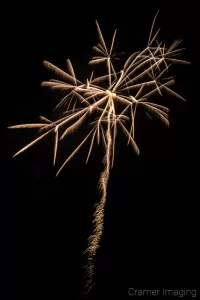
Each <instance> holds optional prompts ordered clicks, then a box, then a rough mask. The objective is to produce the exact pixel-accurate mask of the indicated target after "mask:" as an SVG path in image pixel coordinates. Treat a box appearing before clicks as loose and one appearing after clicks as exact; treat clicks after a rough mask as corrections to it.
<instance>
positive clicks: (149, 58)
mask: <svg viewBox="0 0 200 300" xmlns="http://www.w3.org/2000/svg"><path fill="white" fill-rule="evenodd" d="M156 16H157V14H156ZM155 19H156V17H155V18H154V20H153V25H152V27H151V31H150V35H149V40H148V46H147V47H146V48H145V49H144V50H142V51H137V52H135V53H133V54H131V55H130V56H129V57H128V59H127V60H126V61H125V63H124V67H123V68H122V70H121V71H119V72H116V71H115V68H114V66H113V60H116V59H117V57H116V55H115V54H113V47H114V41H115V37H116V30H115V32H114V34H113V38H112V42H111V46H110V48H107V46H106V43H105V41H104V38H103V35H102V33H101V30H100V27H99V24H98V23H97V21H96V25H97V31H98V35H99V44H98V45H97V46H94V47H93V49H94V50H95V51H96V52H97V53H98V54H97V55H98V56H94V57H93V58H92V60H91V61H90V62H89V64H91V65H98V64H104V65H105V67H106V70H107V74H106V75H103V76H100V77H96V78H95V77H94V72H92V74H91V76H90V79H87V80H86V83H82V82H81V81H79V80H78V79H77V78H76V77H75V72H74V69H73V66H72V63H71V61H70V60H69V59H68V60H67V70H68V72H69V73H67V72H64V71H63V70H61V69H59V68H58V67H56V66H54V65H53V64H52V63H49V62H47V61H44V65H45V67H47V68H48V69H49V70H50V71H51V72H53V73H54V74H56V76H58V77H59V78H60V79H61V80H55V79H51V80H49V81H44V82H43V83H42V86H44V87H48V88H51V89H53V90H54V89H55V90H58V91H62V92H63V93H65V95H64V97H63V98H62V99H61V100H60V102H59V103H58V104H57V105H56V107H55V109H60V108H62V109H63V114H62V116H61V117H60V118H59V119H57V120H55V121H51V120H49V119H48V118H45V117H43V116H40V120H41V121H42V123H36V124H21V125H15V126H10V127H9V128H12V129H14V128H38V132H39V133H42V134H41V135H40V136H39V137H37V138H36V139H35V140H33V141H32V142H30V143H29V144H28V145H26V146H25V147H23V148H22V149H21V150H19V151H18V152H17V153H16V154H15V155H14V156H13V157H15V156H17V155H18V154H20V153H22V152H24V151H26V150H27V149H28V148H30V147H32V146H33V145H35V144H36V143H37V142H39V141H41V140H42V139H43V138H45V137H46V136H47V135H49V134H53V135H54V148H53V165H55V162H56V157H57V149H58V145H59V143H60V142H61V141H62V140H63V139H64V138H65V137H66V136H68V135H69V134H73V133H74V132H75V131H77V130H78V129H79V128H80V127H81V126H85V122H86V121H87V118H88V117H89V116H91V117H93V118H94V121H92V122H90V123H89V122H88V123H87V125H90V126H92V128H91V129H90V130H89V133H88V134H87V135H86V137H84V138H83V139H82V141H81V142H80V143H79V144H78V146H77V147H76V148H75V150H74V151H73V152H72V153H71V155H69V157H68V158H67V159H66V160H65V161H64V163H63V164H62V166H61V167H60V169H59V170H58V172H57V174H56V176H57V175H58V174H59V173H60V171H61V170H62V169H63V168H64V166H65V165H66V164H67V163H68V162H69V161H70V160H71V158H72V157H73V156H74V155H75V154H76V153H77V152H78V151H79V149H80V148H81V147H82V146H83V145H84V144H85V143H86V142H87V141H88V140H89V139H91V141H90V147H89V151H88V155H87V159H86V162H88V160H89V157H90V154H91V151H92V147H93V144H94V140H95V138H96V139H97V144H100V143H101V142H102V144H103V145H104V148H105V155H104V160H103V164H104V169H103V172H102V173H101V176H100V180H99V190H100V193H101V199H100V201H99V203H96V204H95V211H94V214H93V231H92V234H91V235H90V237H89V238H88V247H87V249H86V251H85V252H84V253H86V254H87V259H88V265H87V266H86V267H87V268H86V270H87V272H86V276H87V279H86V287H87V289H88V291H89V290H90V289H91V287H92V286H93V275H94V259H95V256H96V253H97V249H98V248H99V246H100V241H101V237H102V233H103V227H104V211H105V204H106V198H107V186H108V180H109V175H110V170H111V168H112V167H113V162H114V153H115V144H116V137H117V132H118V131H117V128H118V127H119V128H121V130H122V132H123V134H124V135H125V136H126V138H127V144H130V145H131V146H132V147H133V150H134V151H135V153H136V154H139V152H140V151H139V149H138V146H137V144H136V142H135V116H136V111H137V110H138V107H140V108H141V109H143V110H145V113H146V114H147V116H148V117H149V118H152V116H155V117H156V118H157V119H158V120H160V121H162V122H163V123H164V124H165V125H166V126H169V118H168V112H169V109H168V108H167V107H165V106H163V105H160V104H155V103H153V102H150V101H149V98H150V97H152V96H153V95H155V94H157V95H159V96H162V93H163V91H166V92H168V93H169V94H171V95H173V96H175V97H177V98H178V99H180V100H185V99H184V98H183V97H181V96H180V95H179V94H177V93H176V92H174V91H173V90H172V89H171V85H172V84H173V83H174V78H173V77H170V76H167V77H164V76H165V73H166V72H168V71H169V67H170V66H171V65H172V64H173V63H184V64H185V63H188V62H186V61H183V60H179V59H177V55H179V54H180V51H182V50H183V49H175V48H177V47H178V45H179V44H180V41H175V42H174V43H172V45H171V46H170V47H169V48H167V47H166V46H165V44H163V43H162V42H161V43H159V42H158V40H157V36H158V33H159V31H160V29H159V30H157V32H156V33H155V34H154V35H153V27H154V23H155ZM173 57H176V58H173ZM62 80H64V81H62ZM105 86H106V87H105ZM78 104H79V107H76V106H77V105H78ZM116 104H117V105H116ZM104 130H105V131H104Z"/></svg>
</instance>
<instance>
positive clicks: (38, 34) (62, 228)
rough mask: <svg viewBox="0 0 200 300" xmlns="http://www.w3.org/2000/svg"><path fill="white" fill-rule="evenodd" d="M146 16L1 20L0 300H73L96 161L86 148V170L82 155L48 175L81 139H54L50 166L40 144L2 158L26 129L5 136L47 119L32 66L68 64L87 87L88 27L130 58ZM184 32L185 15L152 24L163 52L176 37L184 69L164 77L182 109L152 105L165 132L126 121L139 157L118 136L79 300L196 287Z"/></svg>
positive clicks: (193, 126)
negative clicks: (0, 287) (87, 282)
mask: <svg viewBox="0 0 200 300" xmlns="http://www.w3.org/2000/svg"><path fill="white" fill-rule="evenodd" d="M30 11H31V8H30ZM156 11H157V9H153V8H152V9H143V10H138V11H137V12H135V13H134V14H133V15H131V16H127V15H126V14H124V15H120V16H117V15H115V14H114V13H113V14H110V15H106V16H95V15H90V16H89V17H88V16H85V15H84V14H83V15H82V16H81V17H80V16H77V14H75V13H74V14H73V13H70V12H69V11H68V12H67V14H66V18H65V17H60V18H59V17H58V18H54V17H52V15H49V16H48V13H46V14H45V16H43V17H42V19H41V20H40V21H39V19H38V15H37V13H36V14H33V17H32V18H29V14H25V15H23V17H22V18H21V17H20V16H21V15H20V16H19V15H17V18H16V19H12V18H10V21H11V20H12V22H10V26H11V29H10V27H9V26H6V27H4V30H3V33H4V36H5V40H6V42H5V44H4V49H5V50H6V54H5V56H4V57H5V60H6V59H7V60H6V71H5V73H4V76H3V81H2V82H3V84H4V91H5V94H6V96H4V97H5V99H3V109H2V112H3V113H2V119H3V122H4V124H3V125H4V126H3V139H4V142H3V149H4V155H3V167H2V177H4V179H6V181H5V185H4V188H5V194H4V196H3V198H2V199H3V204H5V205H6V209H7V211H8V217H6V220H5V222H4V223H3V224H4V227H3V231H4V233H5V236H6V238H7V242H6V243H5V246H6V247H5V248H6V253H7V254H8V255H7V256H8V259H7V260H6V269H5V276H4V278H5V279H6V281H7V282H8V289H7V296H8V294H9V293H10V292H13V293H14V294H15V288H16V294H17V296H18V297H19V299H48V298H54V299H68V298H69V299H79V295H80V293H81V291H82V289H83V285H84V280H83V269H82V267H83V266H84V264H85V258H84V256H82V253H83V251H84V250H85V247H86V246H87V237H88V236H89V234H90V233H91V229H92V227H91V222H92V212H93V204H94V203H95V202H97V201H98V199H99V194H98V190H97V183H98V178H99V174H100V172H101V171H102V163H101V161H102V158H103V156H102V155H103V152H102V149H101V147H100V148H98V147H96V148H95V151H94V152H93V153H92V155H91V159H90V161H89V163H88V164H87V165H86V164H85V159H86V155H87V151H88V148H87V146H85V147H84V149H82V150H81V151H80V153H78V154H77V156H76V157H75V158H74V159H73V160H72V161H71V162H70V163H69V164H68V165H66V167H65V168H64V170H63V171H62V172H61V174H60V176H59V177H58V178H56V179H55V173H56V170H57V169H58V167H59V166H60V165H61V163H62V162H63V160H64V159H65V157H67V155H68V154H70V151H72V150H73V149H74V147H75V145H76V144H77V143H78V141H79V138H81V136H80V135H79V134H77V135H76V136H71V137H70V138H69V139H66V142H65V143H64V145H63V147H61V148H60V149H59V150H60V153H59V156H58V161H57V165H56V167H55V168H54V167H53V166H52V153H53V144H52V140H51V138H47V139H46V140H45V141H43V142H41V143H38V144H37V145H35V146H34V147H33V148H30V149H29V150H28V151H27V152H25V153H23V154H22V155H20V156H18V157H16V158H14V159H12V158H11V157H12V155H13V154H14V153H15V152H16V151H18V150H19V149H20V148H22V147H23V146H24V145H26V144H27V143H28V142H29V141H31V139H32V138H34V137H36V130H28V129H24V130H13V131H12V130H8V129H7V127H8V126H11V125H15V124H21V123H29V122H30V123H31V122H37V120H38V119H37V117H38V116H39V115H44V116H46V117H47V118H48V117H49V118H51V117H52V109H53V108H54V106H55V105H56V103H57V99H58V95H56V93H52V92H50V91H48V90H47V89H42V88H41V87H40V83H41V81H43V80H46V79H49V78H51V74H49V72H48V71H47V70H45V69H44V67H43V66H42V61H43V60H44V59H45V60H48V61H50V62H52V63H54V64H55V65H57V66H59V67H60V68H62V69H65V61H66V59H67V58H70V59H71V61H72V63H73V65H74V68H75V72H76V74H77V77H78V78H80V79H81V80H84V79H85V78H87V77H89V75H90V72H91V67H89V66H88V61H89V60H90V58H91V57H92V55H93V52H92V46H93V45H96V44H97V42H98V36H97V32H96V27H95V22H94V21H95V19H97V20H98V21H99V24H100V27H101V29H102V32H103V34H104V36H105V40H106V41H109V39H110V38H111V36H112V33H113V31H114V30H115V29H116V28H117V29H118V32H117V40H116V51H117V52H121V51H126V52H127V54H130V53H132V52H134V51H137V50H140V49H142V48H143V47H145V46H146V42H147V39H148V35H149V30H150V26H151V23H152V20H153V18H154V15H155V13H156ZM30 15H31V12H30ZM196 24H197V20H196V18H195V9H193V10H192V9H190V10H188V9H177V10H175V9H174V8H173V9H169V8H168V9H166V8H165V9H161V11H160V13H159V15H158V18H157V22H156V28H159V27H161V29H162V31H161V38H162V39H163V40H165V41H166V42H167V43H170V42H173V40H174V39H183V43H182V45H183V47H185V48H186V51H185V52H184V56H183V58H184V59H185V60H189V61H190V62H192V65H190V66H184V65H177V66H176V67H175V68H174V69H173V71H174V74H175V75H176V85H175V87H174V89H175V91H177V92H179V93H180V94H181V95H182V96H183V97H184V98H186V99H187V102H186V103H184V102H182V101H181V100H179V99H176V98H174V97H172V96H168V97H167V96H165V97H164V100H163V101H164V102H165V103H166V104H167V105H168V106H169V107H170V109H171V113H170V119H171V127H170V128H169V129H167V128H165V127H164V126H163V125H162V124H160V123H159V122H157V121H152V122H149V121H145V118H144V116H142V114H139V115H138V118H137V123H136V142H137V143H138V145H139V148H140V150H141V155H140V157H136V156H135V154H134V152H133V151H132V149H131V148H130V147H126V143H125V140H124V139H123V138H122V137H119V139H118V140H117V150H116V157H115V165H114V169H113V170H112V172H111V176H110V180H109V186H108V198H107V204H106V215H105V230H104V233H103V238H102V242H101V247H100V249H99V251H98V254H97V259H96V275H95V281H96V286H95V287H94V289H93V290H92V291H91V293H90V295H89V297H90V298H91V299H105V298H106V297H110V298H111V299H115V298H116V297H117V296H119V295H120V297H121V299H126V297H127V298H128V294H127V291H128V288H130V287H133V288H135V289H139V288H144V289H148V288H169V289H178V288H185V289H186V288H189V289H192V288H196V275H195V270H196V257H197V256H196V251H197V250H196V249H197V239H196V235H197V222H196V218H197V213H196V199H197V175H196V168H197V167H196V166H197V157H198V156H197V150H196V145H197V138H198V125H197V124H198V122H197V118H198V109H197V103H198V102H197V100H198V99H197V98H196V97H195V95H194V92H193V87H194V83H193V81H194V77H195V75H194V66H195V63H196V60H195V58H194V57H195V55H194V53H195V51H196V50H195V49H196V47H197V42H195V32H196V26H197V25H196ZM161 100H162V99H161ZM158 101H160V99H158ZM197 174H198V172H197ZM12 298H13V297H12ZM5 299H6V298H5ZM8 299H10V298H8ZM106 299H107V298H106Z"/></svg>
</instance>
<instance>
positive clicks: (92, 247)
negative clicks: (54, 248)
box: [86, 99, 112, 291]
mask: <svg viewBox="0 0 200 300" xmlns="http://www.w3.org/2000/svg"><path fill="white" fill-rule="evenodd" d="M110 101H111V99H109V102H110ZM109 105H110V108H109V112H108V125H107V131H106V140H107V147H106V154H105V157H104V171H103V172H102V173H101V176H100V180H99V189H100V191H101V193H102V197H101V200H100V202H99V204H98V203H96V205H95V212H94V215H93V218H94V220H93V223H94V228H93V233H92V235H91V236H90V237H89V238H88V248H87V249H86V253H87V254H88V266H87V271H86V272H87V273H86V275H87V282H86V287H88V289H89V290H90V289H91V287H92V286H93V284H92V283H93V274H94V258H95V256H96V252H97V249H98V248H99V243H100V240H101V237H102V233H103V225H104V210H105V204H106V198H107V186H108V180H109V175H110V166H111V154H112V152H111V151H112V135H111V123H110V117H111V113H112V106H111V104H110V103H109ZM89 290H88V291H89Z"/></svg>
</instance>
